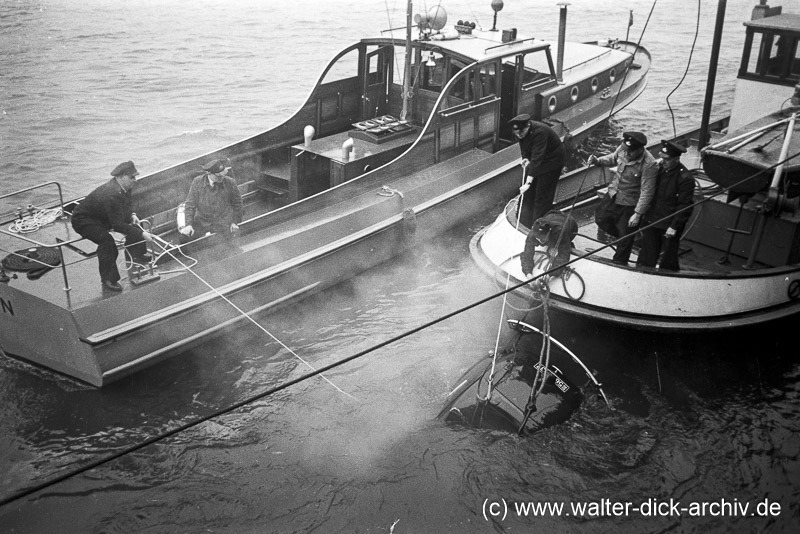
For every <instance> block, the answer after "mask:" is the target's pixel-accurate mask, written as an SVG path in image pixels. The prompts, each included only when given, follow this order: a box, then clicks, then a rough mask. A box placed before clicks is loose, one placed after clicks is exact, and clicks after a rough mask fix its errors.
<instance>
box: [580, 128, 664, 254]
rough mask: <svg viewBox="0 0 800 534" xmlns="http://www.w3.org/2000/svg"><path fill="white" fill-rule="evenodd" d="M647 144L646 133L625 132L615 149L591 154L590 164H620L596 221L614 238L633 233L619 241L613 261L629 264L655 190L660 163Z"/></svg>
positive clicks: (596, 213)
mask: <svg viewBox="0 0 800 534" xmlns="http://www.w3.org/2000/svg"><path fill="white" fill-rule="evenodd" d="M645 145H647V137H646V136H645V135H644V134H643V133H641V132H625V133H624V134H623V135H622V143H621V144H620V145H619V147H617V149H616V150H615V151H614V152H612V153H611V154H608V155H607V156H603V157H600V158H598V157H595V156H594V155H591V156H589V165H599V166H601V167H614V166H616V167H617V170H616V173H615V174H614V179H613V180H612V181H611V185H609V186H608V193H606V196H605V197H604V198H603V199H601V201H600V205H599V206H598V208H597V211H596V212H595V222H596V223H597V226H598V228H600V229H601V230H603V231H604V232H606V233H607V234H609V235H610V236H612V237H613V238H614V239H618V238H621V237H625V236H629V237H628V238H627V239H623V240H622V241H620V242H619V243H617V249H616V250H615V251H614V258H613V261H614V263H617V264H619V265H627V264H628V260H629V259H630V257H631V250H632V249H633V238H634V234H635V233H636V230H637V229H638V228H639V224H640V222H641V218H642V215H644V213H645V212H646V211H647V210H648V208H649V207H650V203H651V202H652V200H653V195H654V194H655V188H656V175H657V174H658V164H657V162H656V159H655V158H654V157H653V156H652V154H650V152H648V151H647V150H645Z"/></svg>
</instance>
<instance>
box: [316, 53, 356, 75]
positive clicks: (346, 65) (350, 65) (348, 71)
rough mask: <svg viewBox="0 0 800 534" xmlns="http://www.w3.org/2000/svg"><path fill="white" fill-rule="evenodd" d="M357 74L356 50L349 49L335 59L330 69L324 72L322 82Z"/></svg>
mask: <svg viewBox="0 0 800 534" xmlns="http://www.w3.org/2000/svg"><path fill="white" fill-rule="evenodd" d="M356 76H358V50H355V49H354V50H351V51H350V52H348V53H346V54H345V55H344V56H342V57H340V58H339V59H338V60H336V63H334V64H333V65H332V66H331V68H330V70H329V71H328V72H326V73H325V78H324V79H323V82H322V83H331V82H337V81H339V80H348V79H351V78H355V77H356Z"/></svg>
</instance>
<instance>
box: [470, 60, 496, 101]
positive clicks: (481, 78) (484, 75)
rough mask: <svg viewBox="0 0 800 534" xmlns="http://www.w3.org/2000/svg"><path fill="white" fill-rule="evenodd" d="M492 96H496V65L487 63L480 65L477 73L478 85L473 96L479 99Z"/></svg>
mask: <svg viewBox="0 0 800 534" xmlns="http://www.w3.org/2000/svg"><path fill="white" fill-rule="evenodd" d="M494 94H497V64H496V63H487V64H485V65H481V68H480V70H479V71H478V84H477V87H476V95H475V96H476V97H477V98H478V99H480V98H483V97H485V96H490V95H494Z"/></svg>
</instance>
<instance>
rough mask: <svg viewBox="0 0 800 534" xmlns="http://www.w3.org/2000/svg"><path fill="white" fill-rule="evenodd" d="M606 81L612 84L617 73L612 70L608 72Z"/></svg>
mask: <svg viewBox="0 0 800 534" xmlns="http://www.w3.org/2000/svg"><path fill="white" fill-rule="evenodd" d="M608 79H609V80H611V83H614V80H616V79H617V71H616V70H614V69H611V70H610V71H609V73H608Z"/></svg>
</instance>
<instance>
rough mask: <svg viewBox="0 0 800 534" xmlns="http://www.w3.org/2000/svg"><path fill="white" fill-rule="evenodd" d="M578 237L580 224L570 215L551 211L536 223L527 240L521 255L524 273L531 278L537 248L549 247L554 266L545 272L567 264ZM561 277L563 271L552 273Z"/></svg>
mask: <svg viewBox="0 0 800 534" xmlns="http://www.w3.org/2000/svg"><path fill="white" fill-rule="evenodd" d="M576 235H578V223H577V221H575V219H574V218H572V217H571V216H570V215H565V214H564V213H561V212H560V211H558V210H553V211H549V212H547V213H546V214H544V215H543V216H542V217H539V218H538V219H536V221H534V223H533V226H531V231H530V232H528V237H527V238H526V239H525V250H524V251H523V252H522V255H520V263H521V265H522V273H523V274H524V275H526V276H528V277H530V276H531V274H532V273H533V271H534V269H535V268H536V264H535V261H536V260H535V253H536V247H537V246H544V247H547V254H548V255H549V256H550V257H551V258H552V260H553V261H552V265H550V266H549V267H548V266H546V265H544V266H542V267H543V268H544V267H547V269H545V270H550V269H555V268H556V267H561V266H562V265H564V264H565V263H567V262H568V261H569V259H570V253H571V252H572V240H573V239H575V236H576ZM552 274H553V275H555V276H559V275H560V274H561V271H560V270H559V271H555V272H553V273H552Z"/></svg>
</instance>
